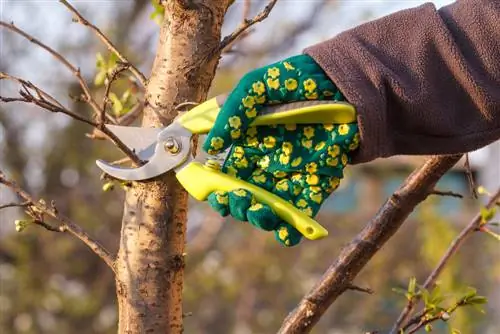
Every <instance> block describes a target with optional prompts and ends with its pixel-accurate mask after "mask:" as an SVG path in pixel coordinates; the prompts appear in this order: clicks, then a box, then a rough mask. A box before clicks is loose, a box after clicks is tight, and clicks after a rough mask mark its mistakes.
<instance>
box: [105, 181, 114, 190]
mask: <svg viewBox="0 0 500 334" xmlns="http://www.w3.org/2000/svg"><path fill="white" fill-rule="evenodd" d="M114 188H115V183H114V182H113V181H110V182H106V183H105V184H104V185H103V186H102V191H104V192H106V191H110V190H113V189H114Z"/></svg>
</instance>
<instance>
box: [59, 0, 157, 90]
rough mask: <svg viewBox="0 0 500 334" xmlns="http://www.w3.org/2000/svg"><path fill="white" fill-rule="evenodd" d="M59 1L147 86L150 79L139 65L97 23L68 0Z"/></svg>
mask: <svg viewBox="0 0 500 334" xmlns="http://www.w3.org/2000/svg"><path fill="white" fill-rule="evenodd" d="M59 2H61V3H62V4H63V5H64V6H65V7H66V8H68V10H69V11H70V12H71V13H73V14H74V15H75V19H76V21H77V22H78V23H80V24H82V25H84V26H86V27H89V28H90V29H91V30H92V31H94V33H95V34H96V35H97V37H99V38H100V39H101V41H102V42H103V43H104V44H106V46H107V47H108V49H109V51H111V52H113V53H114V54H116V55H117V56H118V58H119V59H120V60H121V61H122V62H123V63H124V64H126V65H127V66H129V67H130V72H132V73H133V74H134V75H135V77H136V78H137V79H138V80H139V81H140V82H141V84H142V86H144V87H146V85H147V83H148V79H147V78H146V76H145V75H144V74H143V73H142V72H141V71H139V70H138V69H137V67H135V66H134V65H133V64H132V63H131V62H130V61H129V60H128V59H127V58H125V56H124V55H123V54H122V53H121V52H120V51H118V49H117V48H116V47H115V45H114V44H113V43H112V42H111V41H110V40H109V38H107V37H106V35H104V34H103V33H102V31H101V30H100V29H99V28H97V27H96V26H95V25H93V24H92V23H90V22H89V21H88V20H87V19H85V18H84V17H83V16H82V15H81V14H80V12H78V10H76V8H75V7H73V6H72V5H71V4H70V3H69V2H68V1H66V0H59Z"/></svg>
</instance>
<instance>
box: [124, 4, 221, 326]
mask: <svg viewBox="0 0 500 334" xmlns="http://www.w3.org/2000/svg"><path fill="white" fill-rule="evenodd" d="M229 2H230V1H222V0H219V1H209V0H205V1H197V2H196V3H195V2H194V1H189V0H175V1H174V0H168V1H164V6H165V17H164V20H163V23H162V26H161V31H160V39H159V44H158V50H157V53H156V58H155V61H154V64H153V69H152V73H151V78H150V80H149V83H148V87H147V91H146V108H145V111H144V118H143V126H144V127H160V126H164V125H167V124H169V123H170V122H171V121H172V120H173V118H174V117H175V116H176V114H177V111H176V110H175V106H176V105H178V104H179V103H182V102H186V101H194V102H200V101H202V100H204V99H205V98H206V94H207V91H208V89H209V87H210V84H211V82H212V79H213V77H214V75H215V70H216V67H217V63H218V54H217V55H216V56H215V57H214V58H213V59H208V60H206V56H207V54H209V53H210V52H211V51H213V50H214V49H215V48H217V47H218V45H219V43H220V37H221V36H220V34H221V26H222V22H223V18H224V14H225V12H226V10H227V7H228V5H229ZM159 115H161V116H162V117H159ZM186 206H187V194H186V192H185V191H184V190H183V189H182V187H181V186H180V185H179V184H178V182H177V181H176V179H175V176H174V174H173V172H169V173H167V174H166V175H163V176H161V177H160V178H158V179H155V180H152V181H149V182H142V183H134V185H133V186H132V188H131V189H130V190H129V191H128V192H127V195H126V199H125V207H124V214H123V221H122V232H121V241H120V250H119V252H118V257H117V260H116V288H117V297H118V308H119V333H141V334H142V333H181V332H182V314H183V313H182V288H183V272H184V255H183V254H184V244H185V231H186V218H187V215H186V210H187V209H186Z"/></svg>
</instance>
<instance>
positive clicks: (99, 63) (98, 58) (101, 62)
mask: <svg viewBox="0 0 500 334" xmlns="http://www.w3.org/2000/svg"><path fill="white" fill-rule="evenodd" d="M95 58H96V62H95V67H97V68H98V69H102V68H103V67H104V66H105V64H106V61H105V60H104V57H103V56H102V54H101V53H100V52H98V53H97V54H96V55H95Z"/></svg>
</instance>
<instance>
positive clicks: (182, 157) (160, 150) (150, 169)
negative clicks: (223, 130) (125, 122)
mask: <svg viewBox="0 0 500 334" xmlns="http://www.w3.org/2000/svg"><path fill="white" fill-rule="evenodd" d="M126 133H129V132H128V131H127V132H126ZM127 136H128V135H127ZM119 138H122V137H119ZM169 140H174V141H176V143H177V144H178V145H179V151H178V152H177V153H176V154H172V153H169V151H168V150H166V149H165V143H166V142H167V141H169ZM190 144H191V132H189V131H188V130H187V129H185V128H183V127H182V126H181V125H180V124H178V123H175V122H174V123H172V124H171V125H170V126H168V127H167V128H165V129H163V130H162V131H160V132H159V133H158V134H157V136H156V138H155V143H154V145H151V146H153V148H154V149H152V152H154V153H153V154H152V155H151V156H150V159H149V161H148V162H147V163H146V164H145V165H143V166H140V167H138V168H124V167H119V166H114V165H111V164H109V163H107V162H105V161H102V160H97V161H96V164H97V166H98V167H99V168H100V169H102V171H104V172H105V173H107V174H109V175H111V176H112V177H115V178H117V179H120V180H128V181H139V180H147V179H150V178H153V177H155V176H158V175H161V174H163V173H165V172H167V171H169V170H171V169H173V168H175V167H177V166H179V165H181V164H183V163H184V162H185V161H186V159H187V157H188V156H189V154H190V152H191V147H190ZM147 149H148V150H149V147H148V148H147Z"/></svg>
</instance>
